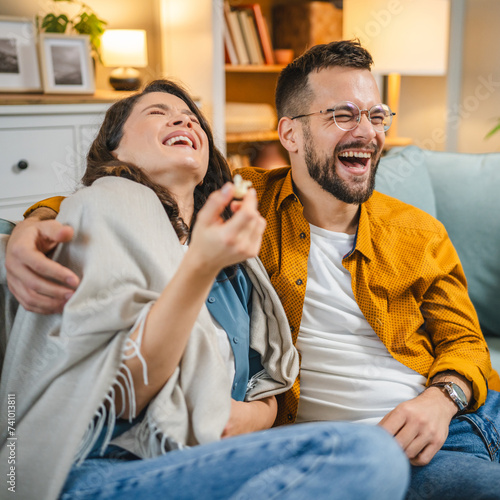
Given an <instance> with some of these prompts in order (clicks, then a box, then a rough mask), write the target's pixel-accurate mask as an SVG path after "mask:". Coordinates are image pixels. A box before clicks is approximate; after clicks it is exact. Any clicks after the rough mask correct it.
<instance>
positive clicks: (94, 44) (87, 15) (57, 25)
mask: <svg viewBox="0 0 500 500" xmlns="http://www.w3.org/2000/svg"><path fill="white" fill-rule="evenodd" d="M53 1H54V2H57V3H60V2H66V3H68V4H72V5H75V6H77V7H78V8H79V9H78V12H77V14H76V15H74V16H72V17H70V16H68V15H67V14H56V13H54V12H49V13H48V14H46V15H45V17H44V18H43V19H42V20H41V21H39V26H40V29H41V30H42V31H45V32H47V33H66V32H68V31H69V32H71V31H75V32H76V33H79V34H80V35H89V36H90V45H91V49H92V55H93V56H94V57H96V58H97V59H98V60H99V61H100V62H102V60H101V52H100V48H101V35H102V34H103V33H104V29H105V26H106V24H108V23H107V22H106V21H104V20H103V19H100V18H99V17H97V14H96V13H95V12H94V11H93V9H92V8H91V7H90V6H89V5H87V4H85V3H83V2H81V1H78V0H53Z"/></svg>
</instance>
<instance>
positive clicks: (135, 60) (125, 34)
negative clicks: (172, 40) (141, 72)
mask: <svg viewBox="0 0 500 500" xmlns="http://www.w3.org/2000/svg"><path fill="white" fill-rule="evenodd" d="M101 50H102V61H103V64H104V66H108V67H132V68H144V67H146V66H147V65H148V51H147V43H146V31H144V30H106V31H105V32H104V33H103V35H102V38H101Z"/></svg>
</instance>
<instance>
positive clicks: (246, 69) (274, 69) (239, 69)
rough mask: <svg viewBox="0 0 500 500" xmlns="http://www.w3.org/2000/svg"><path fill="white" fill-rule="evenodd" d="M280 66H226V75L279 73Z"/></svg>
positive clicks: (281, 67)
mask: <svg viewBox="0 0 500 500" xmlns="http://www.w3.org/2000/svg"><path fill="white" fill-rule="evenodd" d="M284 67H285V66H282V65H281V64H245V65H241V64H239V65H235V64H226V66H225V68H226V73H280V72H281V70H282V69H283V68H284Z"/></svg>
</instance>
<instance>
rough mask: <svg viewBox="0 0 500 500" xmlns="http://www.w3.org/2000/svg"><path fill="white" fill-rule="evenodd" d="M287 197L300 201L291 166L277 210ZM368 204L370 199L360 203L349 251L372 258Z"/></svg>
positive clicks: (279, 197)
mask: <svg viewBox="0 0 500 500" xmlns="http://www.w3.org/2000/svg"><path fill="white" fill-rule="evenodd" d="M372 196H373V195H372ZM289 197H292V199H294V200H296V201H297V202H298V203H300V200H299V197H298V196H297V195H296V194H295V192H294V190H293V181H292V169H291V168H290V169H289V171H288V173H287V174H286V177H285V180H284V181H283V184H282V186H281V189H280V192H279V196H278V205H277V208H278V210H279V209H280V208H281V204H282V203H283V202H284V201H285V200H286V199H287V198H289ZM369 204H370V200H368V201H367V202H365V203H363V204H362V205H361V210H360V214H359V222H358V228H357V230H356V237H355V238H354V247H353V251H352V252H350V253H353V252H354V251H356V250H357V251H359V252H361V253H362V254H363V255H364V256H365V257H366V258H368V259H369V260H372V259H373V258H374V255H375V251H374V249H373V242H372V238H371V230H370V216H369V211H370V210H369ZM349 255H350V254H349Z"/></svg>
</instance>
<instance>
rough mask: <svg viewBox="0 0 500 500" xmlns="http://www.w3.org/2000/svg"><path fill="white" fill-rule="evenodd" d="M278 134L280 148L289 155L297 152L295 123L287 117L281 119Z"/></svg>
mask: <svg viewBox="0 0 500 500" xmlns="http://www.w3.org/2000/svg"><path fill="white" fill-rule="evenodd" d="M278 134H279V137H280V142H281V144H282V146H283V147H284V148H285V149H286V150H287V151H288V152H289V153H296V152H297V151H298V144H297V139H298V137H297V130H296V123H295V122H294V121H293V120H292V119H291V118H289V117H288V116H284V117H283V118H281V120H280V121H279V123H278Z"/></svg>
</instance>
